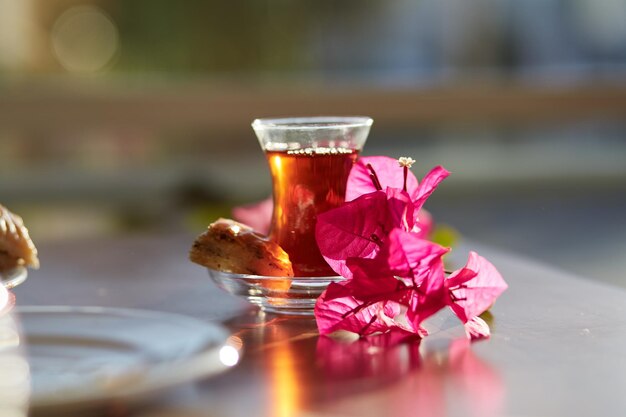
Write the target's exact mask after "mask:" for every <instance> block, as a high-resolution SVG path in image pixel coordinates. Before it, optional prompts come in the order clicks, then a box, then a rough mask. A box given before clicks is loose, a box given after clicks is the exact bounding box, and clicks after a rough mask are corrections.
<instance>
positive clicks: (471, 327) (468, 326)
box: [464, 317, 491, 340]
mask: <svg viewBox="0 0 626 417" xmlns="http://www.w3.org/2000/svg"><path fill="white" fill-rule="evenodd" d="M464 326H465V334H466V335H467V338H468V339H471V340H480V339H488V338H489V336H491V330H490V329H489V325H488V324H487V323H486V322H485V320H483V319H481V318H480V317H472V318H471V319H469V320H468V321H467V322H466V323H465V324H464Z"/></svg>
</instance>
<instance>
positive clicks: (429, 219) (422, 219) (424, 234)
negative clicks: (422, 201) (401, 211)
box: [411, 206, 435, 239]
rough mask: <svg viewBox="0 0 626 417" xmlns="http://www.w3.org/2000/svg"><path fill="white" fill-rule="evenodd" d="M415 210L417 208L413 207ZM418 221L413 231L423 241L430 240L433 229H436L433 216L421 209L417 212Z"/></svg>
mask: <svg viewBox="0 0 626 417" xmlns="http://www.w3.org/2000/svg"><path fill="white" fill-rule="evenodd" d="M413 208H414V209H415V206H413ZM416 217H417V218H416V221H415V222H414V225H413V229H411V231H412V232H413V233H415V234H416V235H417V236H418V237H421V238H422V239H428V238H429V236H430V235H431V233H432V232H433V229H434V228H435V221H434V220H433V216H432V215H431V214H430V212H428V211H427V210H425V209H420V210H419V211H418V212H417V216H416Z"/></svg>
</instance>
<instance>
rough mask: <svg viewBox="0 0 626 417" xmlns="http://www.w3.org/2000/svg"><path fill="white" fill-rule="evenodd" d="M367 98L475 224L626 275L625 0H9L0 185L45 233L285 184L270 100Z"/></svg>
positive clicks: (553, 257) (445, 218) (621, 280)
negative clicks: (263, 126) (268, 155)
mask: <svg viewBox="0 0 626 417" xmlns="http://www.w3.org/2000/svg"><path fill="white" fill-rule="evenodd" d="M357 114H358V115H367V116H371V117H373V118H374V119H375V124H374V127H373V129H372V132H371V134H370V137H369V140H368V143H367V145H366V148H365V151H364V154H370V155H371V154H385V155H389V156H394V157H398V156H412V157H413V158H415V159H416V160H417V161H418V163H417V164H416V166H415V167H414V171H415V172H416V174H417V175H418V176H421V175H422V174H424V173H425V172H426V171H427V170H428V169H430V168H431V167H432V166H434V165H437V164H441V165H444V166H445V167H447V168H448V169H450V170H451V171H453V175H452V176H451V177H450V178H449V179H448V180H447V181H446V182H444V184H443V185H442V186H441V187H440V189H439V190H438V191H437V192H436V193H435V194H434V195H433V196H432V197H431V199H430V200H429V202H428V204H427V206H426V207H427V208H428V209H429V210H430V211H431V212H433V213H434V215H435V219H436V220H437V221H438V222H440V223H445V224H449V225H451V226H453V227H454V228H456V229H457V230H458V231H459V232H460V233H461V234H462V235H463V236H464V238H466V239H468V240H472V241H476V242H483V243H486V244H489V245H492V246H496V247H498V248H503V249H508V250H511V251H514V252H516V253H519V254H522V255H528V256H531V257H534V258H539V259H541V260H543V261H545V262H548V263H550V264H552V265H554V266H557V267H560V268H563V269H566V270H569V271H571V272H574V273H576V274H579V275H582V276H586V277H590V278H593V279H597V280H601V281H606V282H613V283H616V284H618V285H622V286H625V287H626V277H625V276H624V273H623V272H622V271H623V270H624V267H626V258H625V257H624V256H623V254H624V253H626V222H625V221H624V213H626V181H625V180H626V162H625V160H626V0H524V1H517V0H392V1H389V0H387V1H383V0H378V1H368V2H364V1H357V0H344V1H340V2H339V1H331V0H315V1H313V0H303V1H298V2H293V1H286V0H248V1H245V2H239V1H227V0H193V1H192V0H188V1H185V2H171V1H165V0H130V1H129V0H126V1H123V0H93V1H84V0H83V1H78V0H0V202H1V203H3V204H5V205H7V206H9V207H10V208H11V209H12V210H13V211H15V212H18V213H20V214H21V215H22V216H23V217H24V218H25V221H26V223H27V225H29V227H30V229H31V235H32V236H33V238H34V240H35V242H38V241H55V240H62V239H65V240H67V239H81V238H85V237H97V236H111V235H120V234H128V233H153V232H154V233H164V232H165V233H189V234H190V236H191V235H193V234H196V233H199V232H200V231H201V230H202V228H203V227H204V226H205V225H206V224H207V223H208V222H209V221H211V220H213V218H214V217H216V216H218V215H228V213H229V210H230V207H231V206H232V205H233V204H241V203H247V202H253V201H255V200H259V199H262V198H264V197H266V196H267V195H269V193H270V188H269V187H270V180H269V174H268V171H267V168H266V165H265V159H264V157H263V155H262V153H261V151H260V148H259V145H258V143H257V141H256V138H255V136H254V134H253V132H252V129H251V128H250V122H251V121H252V119H254V118H256V117H267V116H295V115H357Z"/></svg>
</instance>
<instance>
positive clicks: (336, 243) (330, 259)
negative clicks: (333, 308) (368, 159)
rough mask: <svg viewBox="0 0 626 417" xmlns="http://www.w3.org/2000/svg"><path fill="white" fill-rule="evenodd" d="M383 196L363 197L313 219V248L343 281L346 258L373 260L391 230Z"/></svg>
mask: <svg viewBox="0 0 626 417" xmlns="http://www.w3.org/2000/svg"><path fill="white" fill-rule="evenodd" d="M392 221H393V219H392V217H391V216H390V214H389V207H388V203H387V196H386V194H385V193H384V192H374V193H370V194H365V195H363V196H361V197H359V198H357V199H356V200H354V201H351V202H348V203H345V204H344V205H343V206H341V207H338V208H336V209H332V210H329V211H327V212H325V213H322V214H320V215H318V216H317V225H316V228H315V237H316V240H317V245H318V247H319V249H320V252H321V253H322V256H324V259H325V260H326V262H327V263H328V265H330V267H331V268H332V269H333V270H334V271H335V272H337V273H338V274H340V275H341V276H343V277H345V278H351V277H352V272H351V271H350V269H349V268H348V267H346V260H347V259H348V258H353V257H358V258H373V257H374V256H376V253H378V251H379V250H380V246H381V245H382V244H383V241H384V240H385V239H386V237H387V234H388V233H389V231H390V230H391V229H392V228H393V223H392Z"/></svg>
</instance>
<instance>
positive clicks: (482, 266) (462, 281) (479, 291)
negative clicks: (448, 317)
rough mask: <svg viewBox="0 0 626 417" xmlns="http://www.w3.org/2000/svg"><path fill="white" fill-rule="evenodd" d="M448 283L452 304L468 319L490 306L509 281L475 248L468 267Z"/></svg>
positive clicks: (453, 308) (460, 314)
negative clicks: (475, 250)
mask: <svg viewBox="0 0 626 417" xmlns="http://www.w3.org/2000/svg"><path fill="white" fill-rule="evenodd" d="M446 287H447V288H448V289H449V292H450V301H449V303H450V307H451V308H452V310H453V311H454V312H455V313H456V315H457V316H458V317H459V319H461V321H463V322H464V323H465V322H467V321H468V320H469V319H470V318H473V317H475V316H479V315H480V314H482V313H483V312H485V311H486V310H488V309H489V308H490V307H491V305H492V304H493V303H494V302H495V301H496V298H498V296H500V294H502V293H503V292H504V290H506V289H507V287H508V285H507V284H506V282H505V281H504V279H503V278H502V275H500V273H499V272H498V270H497V269H496V267H495V266H493V265H492V264H491V263H490V262H489V261H487V260H486V259H485V258H483V257H482V256H480V255H478V254H477V253H476V252H470V254H469V259H468V261H467V264H466V265H465V267H464V268H461V269H459V270H457V271H455V272H454V273H453V274H452V275H451V276H450V277H449V278H448V279H447V280H446Z"/></svg>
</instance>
